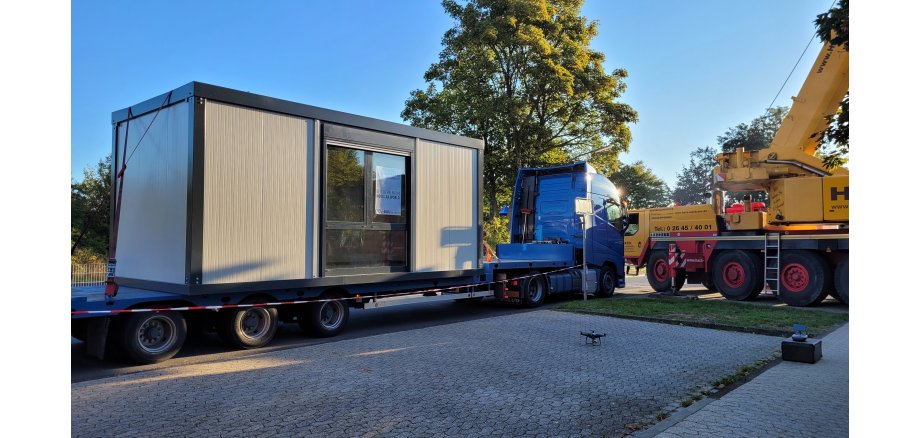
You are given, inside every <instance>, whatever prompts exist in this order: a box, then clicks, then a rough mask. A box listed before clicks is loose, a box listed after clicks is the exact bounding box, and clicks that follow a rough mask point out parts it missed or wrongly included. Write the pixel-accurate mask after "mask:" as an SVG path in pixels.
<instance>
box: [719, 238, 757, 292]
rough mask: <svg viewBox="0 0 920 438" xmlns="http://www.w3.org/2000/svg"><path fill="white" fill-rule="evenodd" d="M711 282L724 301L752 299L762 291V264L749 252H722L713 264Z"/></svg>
mask: <svg viewBox="0 0 920 438" xmlns="http://www.w3.org/2000/svg"><path fill="white" fill-rule="evenodd" d="M712 282H713V283H714V284H715V286H716V288H717V289H718V290H719V293H721V294H722V296H723V297H725V299H728V300H733V301H741V300H750V299H754V298H756V297H757V295H759V294H760V291H761V290H763V262H761V261H760V258H759V257H756V256H755V255H754V253H752V252H750V251H741V250H729V251H724V252H722V253H720V254H719V255H718V256H716V258H715V261H714V262H713V272H712Z"/></svg>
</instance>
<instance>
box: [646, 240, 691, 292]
mask: <svg viewBox="0 0 920 438" xmlns="http://www.w3.org/2000/svg"><path fill="white" fill-rule="evenodd" d="M668 271H669V269H668V253H667V251H661V250H659V251H652V254H651V255H650V256H649V258H648V264H646V266H645V278H647V279H648V284H649V285H651V286H652V289H654V290H655V292H670V291H671V277H670V276H669V273H668ZM686 281H687V272H686V271H684V270H682V269H678V270H677V275H676V276H675V278H674V286H675V288H676V289H677V290H680V288H682V287H684V282H686Z"/></svg>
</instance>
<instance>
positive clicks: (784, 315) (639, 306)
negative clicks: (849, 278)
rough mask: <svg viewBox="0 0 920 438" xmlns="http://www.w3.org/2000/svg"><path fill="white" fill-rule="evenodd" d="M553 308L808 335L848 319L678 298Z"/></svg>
mask: <svg viewBox="0 0 920 438" xmlns="http://www.w3.org/2000/svg"><path fill="white" fill-rule="evenodd" d="M556 310H563V311H570V312H584V313H593V314H602V315H611V316H619V317H624V318H635V319H643V320H653V321H660V322H668V323H673V324H686V325H694V326H699V327H708V328H715V329H723V330H736V331H746V332H754V333H762V334H768V335H774V336H788V335H790V334H792V325H793V324H804V325H806V326H808V334H809V335H812V336H820V335H822V334H824V333H827V332H828V331H830V330H831V329H833V328H836V327H837V326H839V325H840V324H843V323H844V322H846V321H847V320H848V319H849V315H847V314H845V313H830V312H822V311H819V310H810V309H801V308H792V307H766V306H759V305H751V304H743V303H733V302H726V301H700V300H689V299H680V298H632V299H593V300H589V301H569V302H565V303H562V304H561V305H560V306H559V307H557V308H556Z"/></svg>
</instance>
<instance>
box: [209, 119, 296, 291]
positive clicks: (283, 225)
mask: <svg viewBox="0 0 920 438" xmlns="http://www.w3.org/2000/svg"><path fill="white" fill-rule="evenodd" d="M307 123H312V121H308V120H305V119H301V118H296V117H290V116H284V115H279V114H275V113H270V112H266V111H257V110H253V109H248V108H243V107H238V106H234V105H227V104H222V103H217V102H210V101H209V102H207V103H206V104H205V132H204V139H205V140H204V227H203V236H202V239H203V242H202V283H203V284H214V283H234V282H251V281H267V280H290V279H302V278H309V277H310V276H309V275H308V274H307V266H308V264H307V255H306V246H307V236H306V231H307V223H308V221H307V202H308V198H307V181H308V178H312V175H309V174H310V173H312V172H308V170H307V169H308V167H307V146H308V142H307ZM311 210H312V209H311ZM311 246H312V243H311ZM309 265H312V261H311V262H310V263H309ZM311 270H312V269H311Z"/></svg>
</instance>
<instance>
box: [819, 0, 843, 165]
mask: <svg viewBox="0 0 920 438" xmlns="http://www.w3.org/2000/svg"><path fill="white" fill-rule="evenodd" d="M815 27H817V34H818V36H819V37H820V38H821V41H824V42H826V43H830V44H831V45H832V46H840V45H842V46H843V48H844V50H846V51H849V50H850V1H849V0H840V1H839V2H838V4H837V6H836V7H832V8H831V9H830V10H829V11H827V12H825V13H823V14H818V18H816V19H815ZM827 122H828V127H827V129H825V130H824V131H821V132H820V133H818V134H816V135H817V136H819V138H820V142H821V147H820V148H819V149H818V152H819V153H820V154H821V158H822V159H823V160H824V167H826V168H828V169H834V168H837V167H840V166H842V165H844V164H846V162H847V154H848V153H849V152H850V94H849V93H847V95H846V97H844V98H843V100H842V101H841V102H840V108H839V109H838V110H837V114H835V115H833V116H831V117H828V120H827Z"/></svg>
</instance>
